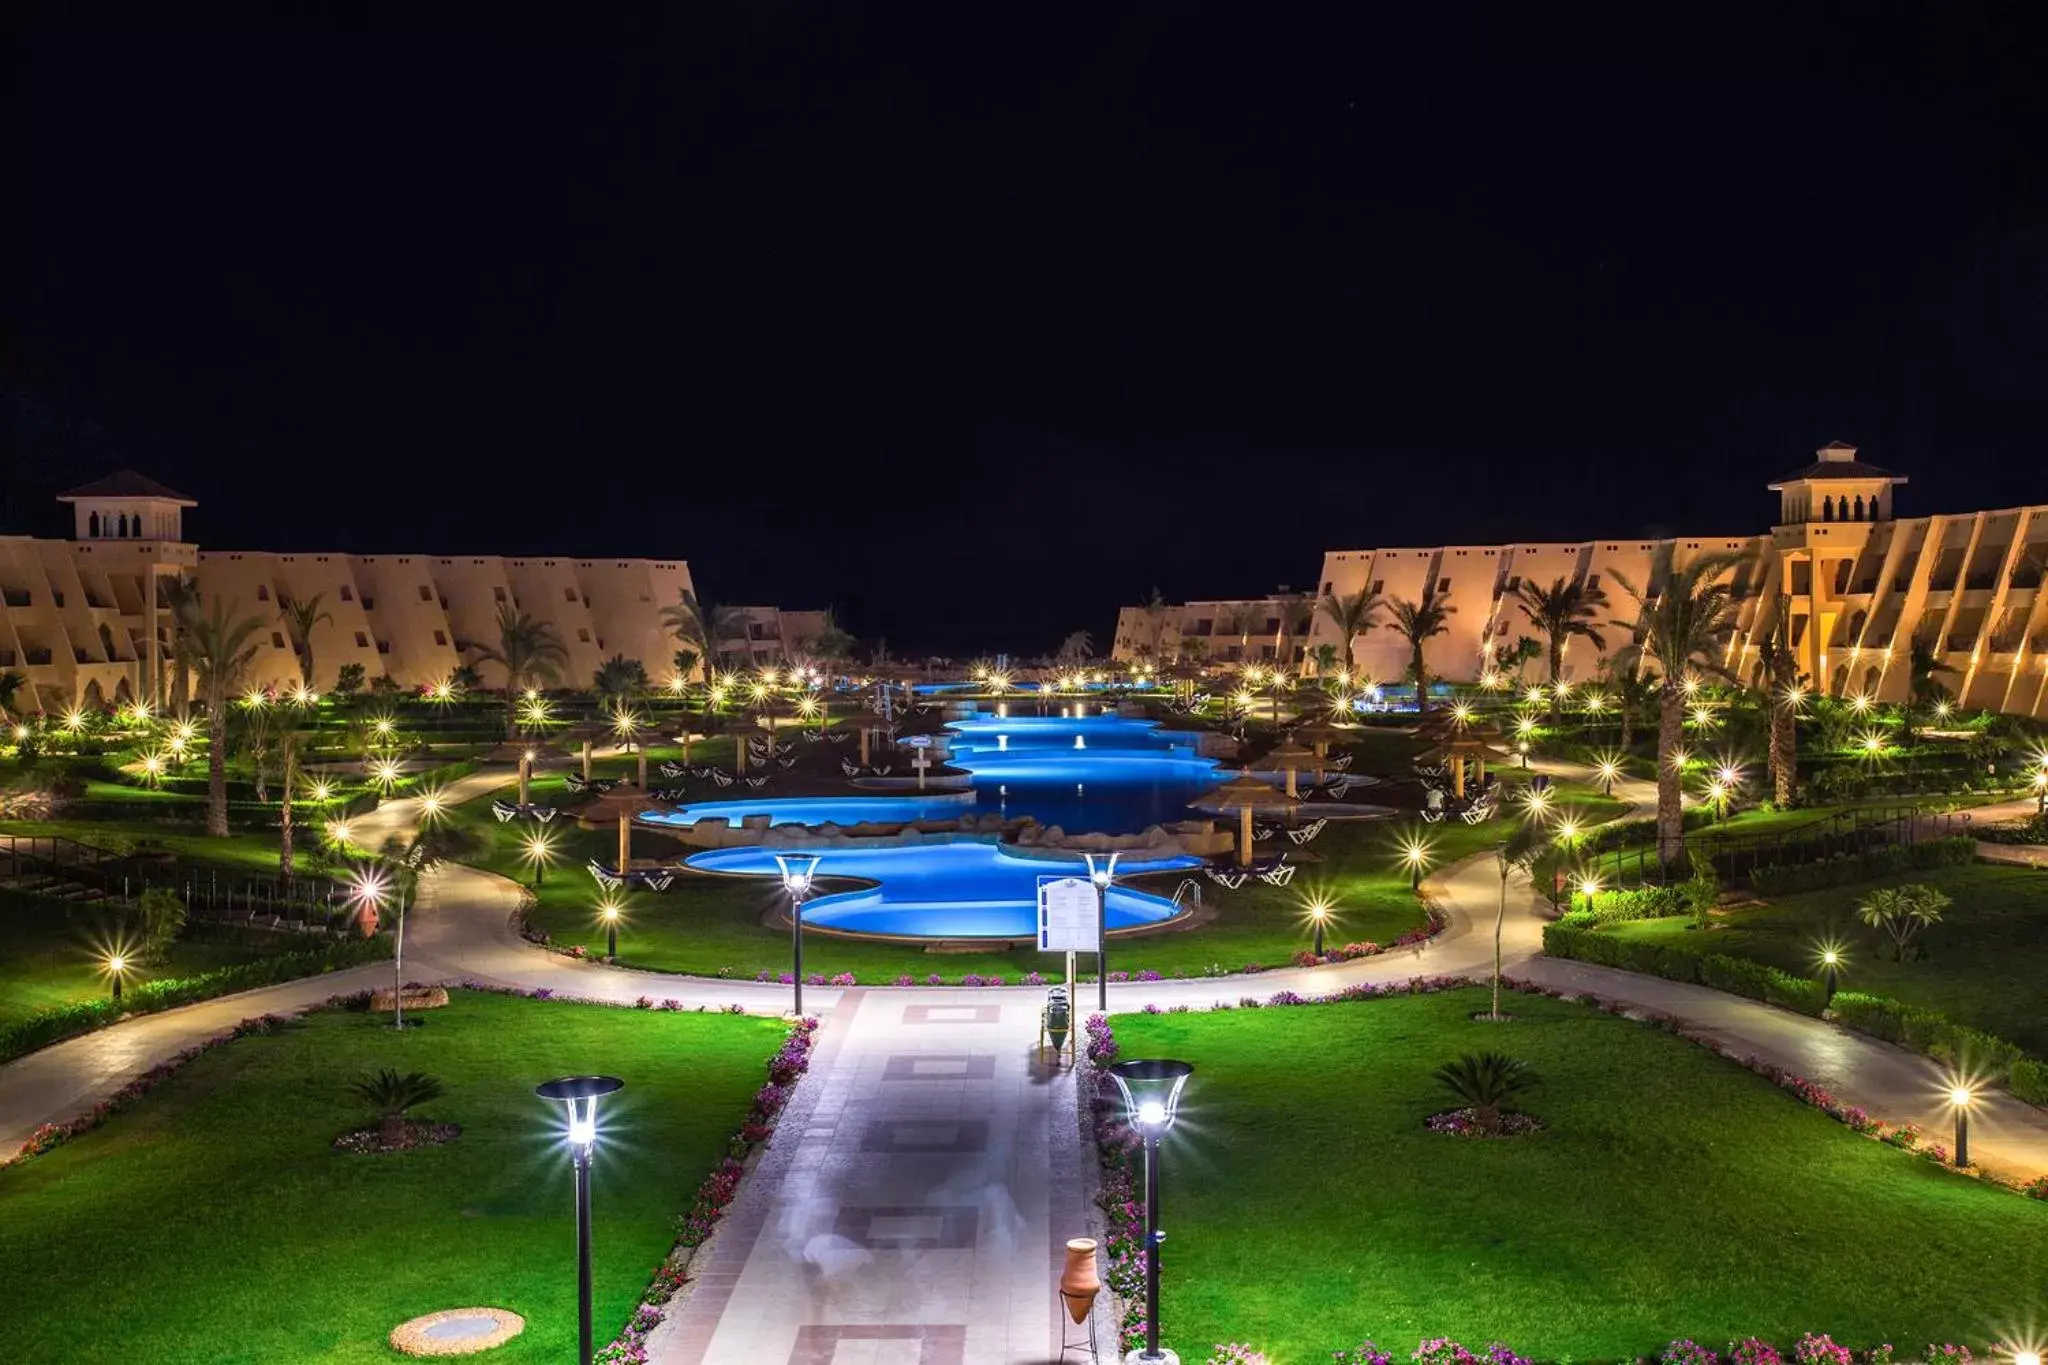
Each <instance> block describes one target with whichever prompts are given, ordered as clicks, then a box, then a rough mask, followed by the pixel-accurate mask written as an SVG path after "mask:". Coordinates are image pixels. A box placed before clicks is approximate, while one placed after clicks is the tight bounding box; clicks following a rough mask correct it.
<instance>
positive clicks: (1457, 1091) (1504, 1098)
mask: <svg viewBox="0 0 2048 1365" xmlns="http://www.w3.org/2000/svg"><path fill="white" fill-rule="evenodd" d="M1431 1075H1433V1076H1434V1077H1435V1079H1436V1081H1437V1082H1438V1083H1439V1084H1440V1085H1442V1086H1443V1087H1444V1089H1446V1090H1448V1091H1450V1092H1451V1093H1452V1094H1453V1095H1455V1096H1457V1097H1458V1098H1459V1099H1461V1100H1463V1101H1464V1102H1465V1104H1466V1106H1467V1107H1468V1108H1470V1109H1471V1110H1472V1118H1473V1121H1474V1122H1475V1123H1477V1124H1478V1125H1479V1127H1480V1130H1481V1131H1482V1132H1487V1133H1497V1132H1499V1131H1500V1114H1501V1106H1503V1105H1505V1104H1506V1103H1507V1102H1508V1101H1509V1100H1511V1099H1513V1098H1514V1097H1515V1096H1517V1095H1519V1094H1522V1093H1523V1092H1525V1091H1526V1090H1528V1089H1529V1087H1531V1086H1532V1085H1534V1084H1535V1083H1536V1075H1535V1073H1534V1072H1532V1071H1530V1070H1529V1065H1528V1063H1526V1062H1524V1061H1522V1060H1521V1059H1520V1058H1518V1057H1509V1056H1506V1055H1505V1054H1503V1053H1499V1052H1468V1053H1466V1054H1465V1055H1464V1056H1462V1057H1460V1058H1458V1060H1456V1061H1455V1062H1445V1063H1444V1064H1443V1065H1442V1066H1440V1067H1438V1068H1437V1069H1436V1070H1435V1071H1434V1072H1432V1073H1431Z"/></svg>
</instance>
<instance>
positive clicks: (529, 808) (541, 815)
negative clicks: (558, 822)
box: [491, 800, 555, 825]
mask: <svg viewBox="0 0 2048 1365" xmlns="http://www.w3.org/2000/svg"><path fill="white" fill-rule="evenodd" d="M491 814H493V815H495V816H497V817H498V823H499V824H501V825H502V824H504V823H506V822H507V821H509V820H538V821H539V822H540V823H542V824H543V825H545V824H546V823H547V822H548V821H550V820H552V819H554V818H555V808H554V807H553V806H536V805H533V804H532V803H530V802H529V803H528V804H526V805H524V806H521V805H515V804H514V803H512V802H510V801H497V800H494V801H492V802H491Z"/></svg>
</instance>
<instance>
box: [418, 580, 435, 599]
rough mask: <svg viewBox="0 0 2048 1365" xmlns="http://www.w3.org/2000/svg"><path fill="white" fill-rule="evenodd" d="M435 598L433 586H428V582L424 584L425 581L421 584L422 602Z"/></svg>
mask: <svg viewBox="0 0 2048 1365" xmlns="http://www.w3.org/2000/svg"><path fill="white" fill-rule="evenodd" d="M433 600H434V590H433V589H432V588H430V587H428V586H427V585H426V584H424V583H422V584H420V601H422V602H431V601H433Z"/></svg>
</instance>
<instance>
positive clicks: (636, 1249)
mask: <svg viewBox="0 0 2048 1365" xmlns="http://www.w3.org/2000/svg"><path fill="white" fill-rule="evenodd" d="M426 1018H427V1023H426V1024H425V1025H424V1026H423V1027H421V1028H419V1029H418V1030H416V1031H412V1032H408V1033H407V1034H406V1035H405V1036H404V1037H402V1038H400V1037H398V1036H396V1035H394V1034H393V1033H392V1032H391V1031H390V1030H389V1028H388V1027H385V1026H383V1022H382V1019H381V1016H375V1017H373V1016H370V1015H366V1014H360V1013H345V1012H339V1011H336V1012H327V1013H321V1014H316V1015H313V1016H311V1017H309V1018H308V1019H307V1020H306V1021H305V1022H304V1023H302V1024H296V1025H292V1026H289V1027H287V1028H286V1029H285V1030H284V1031H282V1032H280V1033H278V1034H276V1035H274V1036H267V1037H250V1038H244V1039H241V1040H238V1041H236V1042H234V1043H232V1044H229V1045H228V1046H226V1047H224V1048H220V1049H217V1050H215V1051H213V1052H210V1053H208V1054H207V1055H205V1056H203V1057H201V1058H200V1059H198V1060H197V1061H195V1062H193V1063H192V1064H191V1065H190V1066H189V1067H188V1068H186V1069H185V1070H184V1071H183V1072H181V1073H180V1074H179V1075H177V1076H176V1077H174V1078H173V1079H172V1080H171V1081H170V1082H168V1083H167V1084H166V1085H165V1086H164V1087H163V1088H162V1089H160V1090H158V1091H156V1092H155V1093H154V1094H152V1095H150V1096H149V1097H148V1098H146V1099H145V1100H143V1101H142V1102H141V1103H140V1104H138V1105H137V1106H136V1107H135V1108H134V1109H132V1110H130V1111H128V1112H126V1113H123V1114H120V1115H118V1116H116V1117H115V1118H113V1119H111V1120H110V1121H109V1122H108V1123H107V1124H106V1125H105V1126H104V1127H102V1128H100V1129H98V1130H96V1131H94V1132H92V1133H89V1134H87V1135H86V1136H84V1137H82V1138H79V1139H78V1140H77V1141H75V1142H73V1143H71V1144H69V1145H67V1146H64V1147H61V1148H59V1149H57V1150H56V1151H54V1152H51V1153H49V1154H48V1155H46V1156H43V1157H40V1158H37V1159H36V1160H34V1161H31V1162H29V1163H27V1164H25V1165H22V1166H19V1167H16V1168H12V1169H7V1170H0V1276H4V1278H5V1280H6V1283H7V1286H8V1294H9V1297H10V1299H11V1301H12V1302H13V1304H14V1305H15V1307H14V1308H13V1309H12V1310H11V1311H9V1312H8V1313H5V1314H0V1359H4V1360H10V1361H14V1360H20V1361H28V1360H59V1359H61V1360H67V1361H153V1362H155V1361H161V1362H184V1361H191V1362H209V1365H211V1363H213V1362H236V1361H240V1362H251V1363H252V1365H253V1363H254V1362H264V1363H265V1365H268V1362H273V1361H286V1360H290V1361H333V1362H348V1361H362V1362H372V1361H374V1362H384V1361H389V1360H393V1359H396V1358H397V1357H396V1356H395V1355H394V1354H393V1352H392V1351H391V1349H390V1348H389V1347H388V1346H387V1345H386V1344H385V1337H386V1335H387V1334H388V1333H389V1332H390V1330H391V1328H393V1327H394V1326H396V1325H397V1324H398V1323H399V1322H401V1321H403V1320H405V1319H406V1318H409V1317H412V1316H414V1315H416V1314H420V1313H427V1312H432V1311H434V1310H436V1309H441V1308H457V1307H463V1306H468V1305H482V1306H495V1307H502V1308H508V1309H511V1310H512V1311H514V1312H517V1313H520V1314H522V1315H524V1316H525V1318H526V1320H527V1327H526V1332H525V1334H524V1335H523V1336H520V1337H519V1338H517V1339H516V1340H515V1341H513V1342H512V1343H511V1344H510V1345H508V1346H506V1347H504V1348H502V1349H500V1350H498V1351H494V1352H492V1353H491V1359H492V1360H493V1361H505V1362H508V1363H509V1362H517V1361H543V1360H546V1361H555V1360H563V1359H567V1358H570V1357H571V1356H572V1354H573V1352H574V1349H575V1333H576V1297H575V1296H576V1263H575V1245H576V1244H575V1228H574V1221H573V1216H572V1208H573V1204H572V1195H571V1189H570V1168H569V1162H568V1159H567V1157H566V1156H565V1155H564V1152H563V1150H562V1148H561V1146H560V1144H559V1143H558V1142H556V1141H554V1140H553V1139H554V1136H555V1134H556V1132H557V1130H558V1127H559V1122H558V1118H557V1116H556V1115H555V1114H554V1113H551V1112H550V1109H549V1107H548V1106H546V1105H544V1104H543V1102H542V1101H540V1100H538V1099H536V1098H535V1097H534V1095H533V1087H534V1085H536V1084H537V1083H538V1082H540V1081H543V1080H547V1079H549V1078H551V1077H554V1076H558V1075H565V1074H570V1073H576V1072H587V1071H603V1072H609V1073H611V1074H615V1075H617V1076H620V1077H622V1078H623V1079H624V1080H625V1081H626V1089H625V1091H624V1092H622V1094H621V1095H620V1096H619V1098H618V1100H617V1102H616V1104H615V1106H614V1107H613V1109H612V1110H611V1111H610V1112H611V1115H612V1117H611V1121H610V1124H609V1126H608V1130H607V1131H608V1134H609V1140H608V1141H606V1142H605V1143H604V1145H603V1146H602V1147H601V1149H600V1151H599V1153H598V1156H597V1159H596V1163H595V1166H594V1172H593V1174H594V1183H595V1197H594V1200H593V1208H594V1225H595V1226H594V1243H595V1284H596V1294H595V1303H596V1321H597V1324H598V1328H597V1330H598V1340H599V1341H600V1342H603V1341H606V1340H608V1339H610V1337H611V1336H612V1334H613V1333H614V1332H616V1330H617V1329H618V1328H619V1326H620V1325H621V1324H622V1323H623V1322H624V1320H625V1317H626V1315H627V1313H628V1312H629V1311H630V1310H631V1308H632V1306H633V1304H634V1303H635V1302H636V1300H637V1298H638V1296H639V1294H640V1292H641V1291H642V1290H643V1289H644V1288H645V1286H646V1284H647V1281H648V1278H649V1276H650V1275H651V1273H652V1271H653V1268H654V1266H655V1265H656V1263H657V1262H658V1261H659V1260H660V1259H661V1256H662V1255H663V1253H664V1252H665V1251H666V1250H667V1249H668V1247H669V1245H670V1242H671V1240H672V1233H671V1230H670V1221H671V1219H672V1218H673V1217H674V1215H676V1214H677V1213H680V1212H681V1211H683V1210H684V1209H685V1208H686V1207H687V1206H688V1204H689V1202H690V1198H691V1194H692V1192H693V1191H694V1189H695V1188H696V1186H697V1184H698V1182H699V1181H700V1180H701V1179H702V1178H703V1176H704V1174H705V1172H706V1171H707V1170H708V1169H709V1168H710V1166H711V1164H712V1163H713V1162H714V1161H715V1160H716V1159H717V1158H718V1157H719V1156H720V1155H721V1154H722V1153H723V1151H724V1149H725V1143H726V1140H727V1138H728V1137H729V1136H730V1135H731V1134H732V1132H733V1131H734V1130H735V1129H736V1128H737V1127H738V1125H739V1122H740V1119H741V1118H742V1117H743V1115H744V1114H745V1111H746V1107H747V1103H748V1100H749V1098H750V1097H751V1095H752V1093H753V1091H754V1089H755V1088H756V1087H757V1086H759V1085H760V1083H761V1082H762V1080H763V1079H764V1078H765V1074H766V1073H765V1071H764V1069H763V1065H764V1063H765V1061H766V1059H767V1057H768V1055H769V1054H770V1053H771V1052H772V1051H773V1050H774V1049H775V1047H776V1045H777V1044H778V1042H779V1041H780V1038H781V1033H782V1029H781V1026H780V1025H778V1024H776V1023H774V1022H771V1021H766V1020H759V1019H748V1018H741V1017H735V1016H730V1015H699V1014H670V1013H645V1012H641V1011H624V1010H612V1009H604V1008H601V1007H597V1006H588V1005H570V1004H562V1003H557V1002H545V1003H543V1002H536V1001H529V1000H523V999H517V998H508V997H499V996H483V995H474V994H468V993H457V995H456V997H455V1000H454V1003H453V1004H452V1005H451V1006H450V1007H449V1008H447V1009H445V1010H440V1011H436V1012H434V1013H432V1014H431V1015H428V1016H426ZM386 1066H389V1067H395V1068H396V1069H398V1070H401V1071H413V1070H418V1071H425V1072H429V1073H431V1074H433V1075H435V1076H437V1077H439V1078H440V1079H441V1081H442V1082H443V1084H444V1085H445V1086H446V1087H447V1093H446V1094H445V1096H444V1097H443V1098H441V1099H439V1100H436V1101H434V1102H432V1103H431V1104H429V1105H427V1106H424V1107H423V1108H422V1110H421V1111H420V1115H421V1116H422V1117H426V1118H430V1119H433V1120H437V1121H442V1122H450V1123H459V1124H461V1125H462V1128H463V1132H462V1136H461V1137H459V1138H458V1139H456V1140H455V1141H454V1142H452V1143H449V1144H447V1145H446V1146H442V1147H436V1148H430V1149H424V1150H420V1151H415V1152H407V1153H398V1154H386V1155H378V1156H351V1155H343V1154H340V1153H337V1152H335V1151H333V1150H332V1149H331V1147H330V1146H329V1144H330V1143H331V1142H332V1141H333V1139H334V1138H335V1137H336V1136H337V1135H338V1134H340V1133H342V1132H344V1131H347V1130H349V1129H351V1128H354V1127H358V1126H361V1125H362V1124H363V1123H364V1122H365V1121H366V1119H367V1117H368V1116H367V1115H366V1114H365V1112H364V1110H363V1107H362V1105H361V1103H360V1102H359V1101H358V1100H356V1099H355V1098H354V1097H353V1096H351V1095H350V1094H349V1093H348V1090H347V1083H348V1082H349V1081H350V1080H352V1079H354V1078H356V1077H358V1076H361V1075H363V1074H364V1073H366V1072H369V1071H373V1070H375V1069H377V1068H380V1067H386Z"/></svg>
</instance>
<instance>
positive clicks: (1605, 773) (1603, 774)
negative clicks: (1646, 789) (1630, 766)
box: [1599, 758, 1621, 796]
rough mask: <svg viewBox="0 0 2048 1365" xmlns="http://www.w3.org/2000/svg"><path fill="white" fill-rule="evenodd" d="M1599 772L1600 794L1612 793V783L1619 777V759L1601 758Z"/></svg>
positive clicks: (1610, 794)
mask: <svg viewBox="0 0 2048 1365" xmlns="http://www.w3.org/2000/svg"><path fill="white" fill-rule="evenodd" d="M1599 772H1600V781H1601V783H1602V788H1601V794H1602V795H1603V796H1612V795H1614V784H1615V782H1616V780H1617V779H1619V778H1620V777H1621V760H1620V759H1618V758H1603V759H1601V760H1600V768H1599Z"/></svg>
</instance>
